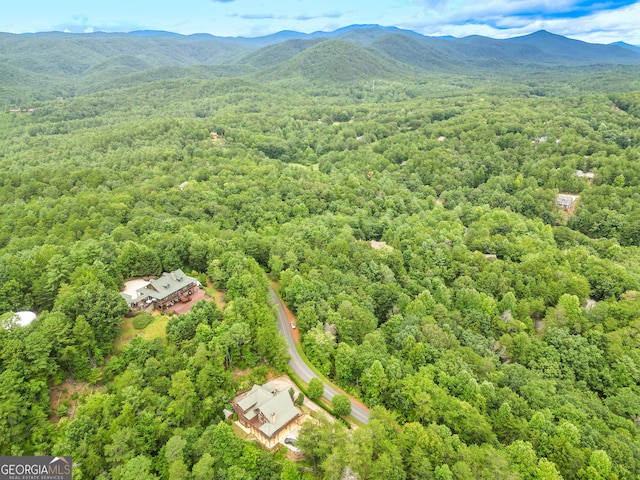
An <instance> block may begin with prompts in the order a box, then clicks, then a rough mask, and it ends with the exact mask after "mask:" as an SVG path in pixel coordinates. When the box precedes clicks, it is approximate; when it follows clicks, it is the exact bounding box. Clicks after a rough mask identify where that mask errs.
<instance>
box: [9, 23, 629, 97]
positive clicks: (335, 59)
mask: <svg viewBox="0 0 640 480" xmlns="http://www.w3.org/2000/svg"><path fill="white" fill-rule="evenodd" d="M589 65H640V47H638V46H634V45H629V44H625V43H622V42H619V43H616V44H610V45H601V44H591V43H586V42H582V41H579V40H573V39H569V38H566V37H563V36H560V35H555V34H553V33H550V32H547V31H539V32H536V33H533V34H530V35H525V36H522V37H516V38H510V39H504V40H498V39H493V38H487V37H482V36H470V37H464V38H454V37H428V36H424V35H421V34H419V33H416V32H413V31H410V30H402V29H399V28H395V27H381V26H378V25H351V26H349V27H345V28H341V29H338V30H335V31H333V32H315V33H311V34H305V33H300V32H294V31H281V32H278V33H275V34H272V35H267V36H263V37H256V38H243V37H216V36H213V35H209V34H196V35H188V36H184V35H180V34H176V33H171V32H164V31H135V32H130V33H100V32H97V33H91V34H68V33H61V32H50V33H35V34H20V35H16V34H7V33H0V80H1V82H0V84H1V85H0V104H10V103H12V102H15V101H18V99H19V98H21V97H23V96H24V95H25V94H26V92H27V91H31V92H33V91H35V92H36V93H35V95H32V97H33V98H36V99H38V98H42V99H46V98H49V97H51V96H52V95H57V96H68V95H74V94H78V93H85V92H88V91H96V90H100V89H103V88H112V87H114V86H116V87H117V86H128V85H131V84H137V83H141V82H148V81H155V80H162V79H168V78H183V77H194V78H214V77H247V78H250V79H253V80H255V81H260V82H280V81H282V80H283V79H300V80H303V81H308V82H327V81H330V82H342V83H348V82H355V81H362V80H369V79H376V78H380V79H395V78H404V77H406V76H419V75H421V74H425V73H434V72H435V73H438V72H443V73H456V74H464V73H466V72H469V71H473V70H477V69H480V70H485V71H486V70H487V69H489V70H490V71H496V70H505V69H517V68H522V67H549V68H557V67H560V66H569V67H584V66H589Z"/></svg>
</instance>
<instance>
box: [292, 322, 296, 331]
mask: <svg viewBox="0 0 640 480" xmlns="http://www.w3.org/2000/svg"><path fill="white" fill-rule="evenodd" d="M291 328H293V329H294V330H295V328H296V324H295V322H291Z"/></svg>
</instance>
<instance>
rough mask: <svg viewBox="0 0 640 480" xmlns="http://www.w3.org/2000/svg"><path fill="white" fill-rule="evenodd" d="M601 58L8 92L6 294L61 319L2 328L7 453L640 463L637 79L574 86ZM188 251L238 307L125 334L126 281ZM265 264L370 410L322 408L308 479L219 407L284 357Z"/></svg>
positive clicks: (149, 464)
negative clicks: (349, 419)
mask: <svg viewBox="0 0 640 480" xmlns="http://www.w3.org/2000/svg"><path fill="white" fill-rule="evenodd" d="M583 74H584V71H582V70H581V71H578V70H576V71H574V72H573V74H572V75H573V76H572V77H570V78H569V79H566V78H565V79H562V82H560V81H557V80H558V79H557V77H555V76H554V75H553V74H552V73H550V74H549V78H550V80H549V79H547V80H540V79H542V78H543V77H542V76H540V77H539V79H538V80H539V84H538V85H537V86H536V87H535V88H540V89H542V90H543V91H544V92H540V91H539V92H538V93H544V96H541V95H536V94H532V88H534V87H532V86H531V84H530V82H529V83H526V82H523V83H519V84H513V85H510V86H505V85H504V83H505V80H504V78H503V79H496V80H495V81H492V80H491V79H490V78H484V79H480V78H477V77H476V78H468V77H462V76H460V77H456V78H455V79H454V81H453V82H452V81H450V80H451V78H447V80H446V81H445V80H437V76H435V75H434V76H433V77H425V79H423V81H420V82H417V81H408V80H407V82H406V83H403V82H400V81H391V80H382V79H381V80H378V81H377V82H376V83H375V85H372V84H370V82H369V81H367V82H366V83H364V82H363V83H360V84H358V83H354V84H341V85H336V84H332V83H326V84H325V85H324V86H322V87H319V86H318V85H311V86H307V85H306V84H305V83H304V82H298V83H297V84H296V85H297V86H296V88H292V86H291V84H289V85H288V86H287V88H285V87H284V86H282V85H280V84H279V83H278V82H275V83H271V84H268V85H267V84H264V83H258V82H255V81H253V80H251V79H247V78H245V79H209V80H206V79H199V80H196V79H173V80H168V79H164V80H160V81H157V82H150V83H146V84H145V85H134V86H130V87H127V88H114V89H110V90H106V91H104V92H102V93H100V94H92V95H86V96H77V97H73V98H61V99H58V100H46V101H45V100H42V101H34V103H33V104H30V105H29V107H30V108H33V111H32V112H24V113H22V112H21V113H12V112H9V111H8V110H5V111H3V112H2V113H0V172H2V173H1V174H0V219H1V222H0V248H1V250H0V313H3V312H14V311H19V310H34V311H36V312H38V314H39V316H38V319H37V320H36V321H35V322H34V323H33V324H32V325H30V326H28V327H24V328H20V327H14V328H7V329H0V368H1V373H0V453H2V454H3V455H18V454H24V455H32V454H55V455H62V454H71V455H72V456H73V460H74V463H76V464H77V466H76V468H75V469H74V475H75V476H77V478H118V479H131V478H137V479H143V478H197V479H199V478H203V479H204V478H220V479H256V478H260V479H275V478H287V479H290V478H299V476H300V475H301V474H303V475H304V476H306V477H308V478H315V476H319V477H322V478H341V476H342V478H360V479H374V478H376V479H377V478H380V479H429V478H437V479H447V478H456V479H468V478H505V479H507V478H523V479H531V478H540V479H542V478H544V479H553V478H568V479H572V478H576V479H599V478H601V479H612V478H625V479H633V478H638V476H640V435H639V431H638V428H639V426H640V425H639V423H640V420H639V417H638V416H639V415H640V407H639V406H640V350H639V347H640V300H639V299H638V298H637V290H638V289H639V288H640V249H639V248H640V190H639V184H640V168H639V163H638V162H639V160H640V116H639V114H638V112H639V108H640V107H639V105H640V97H639V96H638V93H637V91H635V92H634V91H631V92H629V91H628V90H629V88H620V89H619V91H616V92H613V91H609V90H606V89H603V88H602V89H601V88H600V87H599V85H601V84H603V85H604V84H607V83H610V84H611V85H619V84H627V82H626V80H625V78H626V77H625V74H624V73H620V72H617V71H612V72H611V73H610V75H611V78H610V81H609V80H608V77H607V76H606V74H604V73H603V74H602V75H603V76H602V77H597V78H596V79H595V80H594V82H593V85H592V87H591V88H592V90H600V91H599V93H598V92H594V93H588V94H584V95H562V91H563V88H564V87H563V86H562V85H563V82H566V81H567V80H569V83H570V80H572V79H575V80H576V82H581V81H583V80H584V77H582V75H583ZM518 75H521V72H520V73H517V74H514V76H515V77H517V76H518ZM618 82H619V83H618ZM285 83H286V82H285ZM629 85H631V86H634V85H635V83H633V82H631V83H630V84H629ZM578 171H580V172H582V173H583V174H586V173H589V174H593V175H582V176H581V175H579V174H578ZM558 194H572V195H576V196H577V198H576V200H575V202H574V204H573V205H572V206H571V208H570V209H568V210H564V209H563V208H562V207H559V206H558V205H557V204H556V202H557V196H558ZM372 240H374V241H376V242H384V244H381V243H374V244H373V245H372V243H371V241H372ZM374 247H375V248H374ZM177 268H182V269H183V270H184V271H185V272H194V273H193V274H194V275H197V276H199V278H201V279H202V280H203V283H204V281H206V279H209V280H211V281H212V282H213V285H214V286H215V287H216V289H218V290H220V291H224V292H226V301H227V303H226V306H225V307H224V309H221V308H220V307H218V306H216V304H215V303H202V304H199V305H198V306H197V307H196V308H194V309H193V310H192V312H191V313H189V314H187V315H183V316H173V317H171V318H170V319H169V321H168V323H167V327H166V339H165V338H158V339H155V340H145V339H143V338H136V339H134V340H133V341H131V342H130V343H128V344H126V345H124V346H123V347H122V348H116V347H114V340H116V339H117V337H118V336H119V334H120V331H121V330H120V324H121V322H122V320H123V316H124V315H125V314H126V313H127V310H128V308H127V305H126V303H125V302H124V301H123V300H122V299H121V297H120V295H119V294H118V290H119V288H121V286H122V284H123V282H124V280H126V279H129V278H132V277H137V276H150V275H159V274H160V273H161V272H163V271H171V270H174V269H177ZM268 277H270V278H271V280H273V281H276V282H278V283H279V287H280V293H281V295H282V297H283V299H284V300H285V302H286V303H287V305H288V306H289V308H290V309H291V310H292V311H293V312H294V314H295V315H296V317H297V326H298V329H299V331H300V333H301V335H302V345H303V347H304V351H305V354H306V356H307V357H308V358H309V359H310V360H311V361H312V362H313V363H314V365H315V366H316V368H317V369H318V370H319V371H321V372H322V373H323V374H324V375H326V376H328V377H329V378H331V379H332V380H334V381H335V382H336V383H337V384H338V385H339V386H341V387H342V388H343V389H345V390H346V391H347V392H349V393H351V394H353V395H355V396H356V397H359V398H360V399H362V400H363V401H364V403H366V404H367V405H368V406H370V407H372V408H373V411H372V418H371V421H370V423H369V424H368V425H366V426H363V427H361V428H358V429H354V430H346V429H344V428H343V427H342V426H341V424H340V423H335V424H333V423H326V422H321V423H320V424H319V425H317V426H314V425H309V426H306V427H305V429H304V431H303V432H302V434H301V436H300V440H299V445H300V447H301V448H303V449H304V450H305V451H306V453H307V460H306V463H305V464H304V465H305V466H306V467H307V468H308V470H309V471H307V470H304V471H298V469H297V468H295V467H294V466H292V465H291V464H290V463H289V462H288V461H285V462H284V463H283V460H282V458H281V456H279V454H277V453H276V454H273V453H270V452H266V451H263V450H261V449H260V448H258V447H257V446H256V445H255V444H254V443H249V442H244V441H243V440H241V439H240V438H239V437H237V436H236V434H235V433H234V431H233V430H232V427H231V426H229V425H228V424H226V423H224V422H221V421H222V418H223V414H222V409H223V408H225V407H227V406H228V404H229V402H230V400H231V398H232V397H233V394H234V393H235V392H236V391H238V390H241V389H242V388H246V387H247V386H250V385H251V384H252V383H254V382H256V383H259V382H262V381H264V379H265V376H266V374H267V370H268V369H273V370H274V371H281V369H283V368H284V366H285V365H286V362H287V359H286V354H285V349H284V345H283V341H282V340H281V339H280V338H279V336H278V334H277V330H276V324H275V313H274V311H273V310H272V308H270V306H269V304H268V302H267V287H268ZM10 317H11V314H8V315H4V320H3V321H4V322H5V323H8V322H10V320H9V318H10ZM534 325H535V326H536V327H537V328H536V329H534ZM247 369H248V370H247ZM240 370H242V371H243V372H245V374H244V375H239V374H238V372H239V371H240ZM247 372H248V373H247ZM234 374H235V375H234ZM71 381H74V382H77V383H79V384H82V385H84V386H85V387H86V388H85V389H84V390H83V391H82V392H81V393H79V394H76V395H75V397H76V398H72V399H70V400H71V401H68V402H67V403H66V404H65V403H62V404H61V406H57V405H56V407H55V408H53V407H52V400H53V399H52V398H50V395H49V393H50V391H51V390H52V389H55V388H56V387H59V386H60V385H61V384H62V385H64V384H65V383H64V382H71ZM312 471H313V472H315V473H312ZM350 474H351V475H353V477H349V475H350Z"/></svg>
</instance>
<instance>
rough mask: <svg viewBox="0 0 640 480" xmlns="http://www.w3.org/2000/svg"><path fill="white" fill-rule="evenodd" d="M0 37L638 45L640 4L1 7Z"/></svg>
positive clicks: (139, 2) (372, 0) (428, 0)
mask: <svg viewBox="0 0 640 480" xmlns="http://www.w3.org/2000/svg"><path fill="white" fill-rule="evenodd" d="M2 3H4V5H2V13H1V14H0V31H3V32H11V33H25V32H40V31H52V30H59V31H70V32H74V33H81V32H92V31H109V32H114V31H119V32H127V31H132V30H144V29H149V30H167V31H172V32H177V33H182V34H192V33H211V34H213V35H219V36H259V35H265V34H269V33H274V32H277V31H280V30H296V31H300V32H306V33H310V32H313V31H318V30H323V31H330V30H335V29H337V28H340V27H343V26H346V25H351V24H355V23H359V24H363V23H366V24H379V25H385V26H397V27H400V28H408V29H411V30H415V31H417V32H419V33H422V34H425V35H453V36H456V37H462V36H466V35H475V34H478V35H485V36H489V37H495V38H506V37H513V36H518V35H525V34H528V33H531V32H534V31H537V30H541V29H546V30H549V31H551V32H554V33H558V34H561V35H565V36H568V37H571V38H576V39H580V40H585V41H589V42H595V43H611V42H615V41H619V40H621V41H625V42H628V43H632V44H635V45H640V1H638V2H630V1H625V0H612V1H608V0H601V1H599V2H592V1H580V0H577V1H576V0H483V1H471V2H469V1H463V0H383V1H376V0H322V1H317V0H316V1H308V0H272V1H255V0H180V1H174V0H160V1H151V0H109V1H99V0H58V1H52V0H20V1H10V0H2Z"/></svg>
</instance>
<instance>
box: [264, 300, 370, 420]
mask: <svg viewBox="0 0 640 480" xmlns="http://www.w3.org/2000/svg"><path fill="white" fill-rule="evenodd" d="M269 294H270V295H271V299H272V300H273V303H274V304H275V305H276V307H277V308H278V330H280V333H281V334H282V335H283V336H284V338H285V340H286V341H287V347H288V350H289V355H291V360H290V361H289V368H291V370H292V371H293V373H295V374H296V375H297V376H298V377H299V378H300V380H302V381H303V382H305V383H309V380H311V379H312V378H314V377H316V376H317V375H316V374H315V373H313V370H311V369H310V368H309V366H308V365H307V364H306V363H305V361H304V360H303V359H302V357H301V356H300V354H299V353H298V350H296V344H295V340H294V339H293V335H292V334H291V327H290V326H289V320H288V319H287V313H286V312H285V310H284V305H283V304H282V300H280V298H279V297H278V295H277V294H276V292H274V291H273V289H272V288H269ZM323 383H324V395H323V397H324V398H326V399H327V400H329V401H331V399H332V398H333V397H334V395H337V394H338V393H339V392H338V391H337V390H336V389H335V387H334V386H333V385H330V384H328V383H327V382H323ZM351 416H352V417H353V418H355V419H356V420H357V421H359V422H361V423H368V422H369V411H368V410H367V409H366V408H364V407H362V406H361V405H359V404H357V403H355V402H354V401H353V399H352V400H351Z"/></svg>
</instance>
